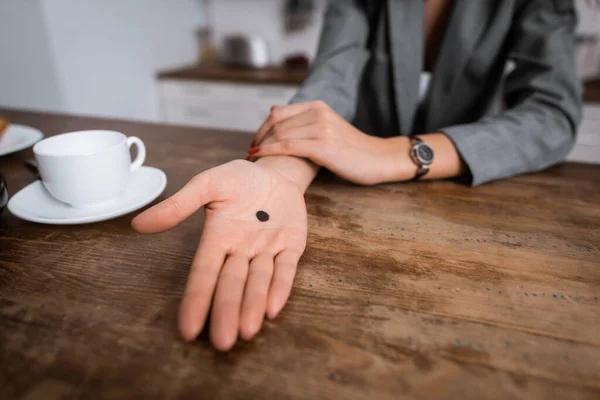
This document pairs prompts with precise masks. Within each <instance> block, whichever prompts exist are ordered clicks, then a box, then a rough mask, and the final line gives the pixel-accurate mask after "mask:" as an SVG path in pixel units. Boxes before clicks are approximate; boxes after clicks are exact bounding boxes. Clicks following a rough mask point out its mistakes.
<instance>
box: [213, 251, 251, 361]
mask: <svg viewBox="0 0 600 400" xmlns="http://www.w3.org/2000/svg"><path fill="white" fill-rule="evenodd" d="M247 277H248V258H247V257H246V256H244V255H242V254H239V253H236V254H233V255H230V256H228V257H227V260H225V264H224V265H223V269H222V270H221V274H220V275H219V281H218V283H217V291H216V292H215V299H214V301H213V310H212V315H211V320H210V339H211V342H212V343H213V345H214V346H215V348H217V350H220V351H227V350H229V349H231V348H232V347H233V345H234V344H235V341H236V340H237V335H238V331H239V326H240V309H241V305H242V297H243V295H244V287H245V286H246V279H247Z"/></svg>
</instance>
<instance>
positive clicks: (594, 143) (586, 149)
mask: <svg viewBox="0 0 600 400" xmlns="http://www.w3.org/2000/svg"><path fill="white" fill-rule="evenodd" d="M567 160H568V161H579V162H588V163H594V164H600V104H593V103H589V104H586V105H585V106H584V107H583V118H582V121H581V125H579V130H578V132H577V139H576V141H575V146H573V150H572V151H571V154H569V157H567Z"/></svg>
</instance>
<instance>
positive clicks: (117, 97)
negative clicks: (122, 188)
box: [0, 0, 202, 120]
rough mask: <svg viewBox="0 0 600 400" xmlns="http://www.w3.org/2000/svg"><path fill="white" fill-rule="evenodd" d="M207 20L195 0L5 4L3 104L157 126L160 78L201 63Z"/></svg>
mask: <svg viewBox="0 0 600 400" xmlns="http://www.w3.org/2000/svg"><path fill="white" fill-rule="evenodd" d="M201 13H202V8H201V7H200V6H199V4H198V2H197V1H196V0H176V1H175V0H170V1H164V0H126V1H117V0H112V1H81V0H18V1H15V0H0V29H1V30H0V43H2V45H0V49H2V50H3V51H2V53H1V54H2V58H3V59H2V60H1V61H0V72H2V73H0V91H2V95H0V104H2V105H6V106H14V107H29V108H38V109H43V110H50V111H59V112H67V113H74V114H88V115H98V116H108V117H116V118H128V119H144V120H158V119H159V113H158V111H159V107H158V96H157V93H156V89H155V74H156V72H157V71H158V70H161V69H164V68H171V67H173V66H180V65H183V64H189V63H192V62H194V61H196V59H197V54H198V51H197V46H196V39H195V35H194V32H195V30H196V29H197V28H198V22H199V20H201ZM7 21H8V25H7V26H5V24H6V22H7ZM23 22H26V23H23ZM32 27H33V28H34V29H33V30H32V29H31V28H32ZM4 50H6V52H5V51H4ZM38 50H42V51H40V53H39V54H38ZM5 59H8V60H11V61H10V62H9V63H6V61H5ZM47 60H50V61H47ZM30 64H33V65H36V67H35V68H34V67H30V68H25V69H23V68H22V67H23V66H25V67H27V66H28V65H30ZM51 64H53V65H54V68H53V69H51V70H50V72H45V74H44V75H43V76H38V74H37V72H38V70H43V69H44V68H46V66H47V65H51ZM6 65H8V66H6ZM6 71H8V73H6ZM31 80H33V81H34V82H37V81H41V82H42V83H43V84H41V85H40V84H35V85H29V86H35V87H32V88H31V90H29V89H28V85H27V82H30V81H31Z"/></svg>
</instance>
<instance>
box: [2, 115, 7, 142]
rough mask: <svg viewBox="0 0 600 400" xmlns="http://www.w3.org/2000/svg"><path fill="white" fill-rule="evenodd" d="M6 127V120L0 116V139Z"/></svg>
mask: <svg viewBox="0 0 600 400" xmlns="http://www.w3.org/2000/svg"><path fill="white" fill-rule="evenodd" d="M6 128H8V121H7V120H5V119H2V118H0V140H2V135H4V132H5V131H6Z"/></svg>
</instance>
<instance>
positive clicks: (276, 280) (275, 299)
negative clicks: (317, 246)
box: [267, 250, 301, 319]
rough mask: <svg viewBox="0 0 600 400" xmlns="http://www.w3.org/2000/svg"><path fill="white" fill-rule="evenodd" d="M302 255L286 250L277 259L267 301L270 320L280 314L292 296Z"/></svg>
mask: <svg viewBox="0 0 600 400" xmlns="http://www.w3.org/2000/svg"><path fill="white" fill-rule="evenodd" d="M300 255H301V254H300V253H299V252H297V251H294V250H284V251H282V252H281V253H279V254H278V255H277V257H275V267H274V269H273V279H272V281H271V287H270V288H269V298H268V300H267V316H268V317H269V318H270V319H273V318H275V317H276V316H277V314H279V312H280V311H281V309H282V308H283V306H284V304H285V303H286V301H287V299H288V297H289V296H290V292H291V290H292V283H293V282H294V276H296V268H297V266H298V261H299V260H300Z"/></svg>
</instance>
